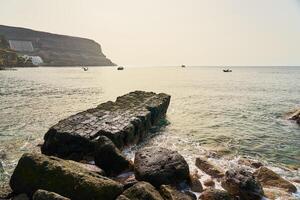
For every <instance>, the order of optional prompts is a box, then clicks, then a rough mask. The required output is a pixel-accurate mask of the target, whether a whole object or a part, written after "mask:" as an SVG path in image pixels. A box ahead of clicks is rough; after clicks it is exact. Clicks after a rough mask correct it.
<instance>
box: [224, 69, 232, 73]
mask: <svg viewBox="0 0 300 200" xmlns="http://www.w3.org/2000/svg"><path fill="white" fill-rule="evenodd" d="M223 72H232V70H231V69H223Z"/></svg>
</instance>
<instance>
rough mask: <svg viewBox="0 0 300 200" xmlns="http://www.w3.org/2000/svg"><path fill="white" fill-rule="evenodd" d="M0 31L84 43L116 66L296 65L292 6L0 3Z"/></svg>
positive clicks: (238, 0)
mask: <svg viewBox="0 0 300 200" xmlns="http://www.w3.org/2000/svg"><path fill="white" fill-rule="evenodd" d="M0 6H1V12H0V24H4V25H11V26H22V27H28V28H32V29H36V30H42V31H49V32H54V33H60V34H67V35H73V36H81V37H87V38H91V39H94V40H96V41H97V42H99V43H100V44H101V45H102V48H103V51H104V53H105V54H106V55H107V57H109V58H111V59H112V60H113V61H114V62H116V63H117V64H121V65H143V66H146V65H147V66H148V65H159V66H164V65H181V64H187V65H300V1H299V0H0Z"/></svg>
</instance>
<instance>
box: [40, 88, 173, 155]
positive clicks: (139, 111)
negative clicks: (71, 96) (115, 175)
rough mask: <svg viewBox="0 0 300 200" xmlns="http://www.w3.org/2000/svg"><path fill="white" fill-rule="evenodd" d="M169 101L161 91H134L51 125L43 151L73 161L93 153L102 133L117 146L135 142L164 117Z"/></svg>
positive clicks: (167, 96)
mask: <svg viewBox="0 0 300 200" xmlns="http://www.w3.org/2000/svg"><path fill="white" fill-rule="evenodd" d="M169 102H170V96H169V95H167V94H164V93H160V94H155V93H153V92H144V91H135V92H131V93H128V94H126V95H124V96H121V97H118V98H117V100H116V101H115V102H111V101H108V102H106V103H102V104H100V105H99V106H97V107H96V108H93V109H89V110H86V111H83V112H80V113H78V114H75V115H73V116H70V117H68V118H66V119H64V120H61V121H60V122H59V123H57V124H56V125H54V126H53V127H51V128H50V129H49V131H48V132H47V133H46V134H45V136H44V140H45V142H44V144H43V146H42V148H41V150H42V153H44V154H46V155H56V156H58V157H62V158H69V159H74V160H80V159H81V158H83V157H84V156H86V155H92V156H94V152H95V145H97V144H98V142H97V139H98V137H99V136H102V135H104V136H106V137H108V138H109V139H111V140H112V141H113V143H114V144H115V145H116V146H117V147H118V148H123V147H125V146H126V145H130V144H136V143H138V142H139V141H142V140H143V139H144V138H145V137H146V136H147V135H148V131H149V129H150V127H151V126H153V125H155V124H157V123H158V122H159V121H160V120H161V119H162V118H163V117H164V116H165V114H166V112H167V109H168V106H169Z"/></svg>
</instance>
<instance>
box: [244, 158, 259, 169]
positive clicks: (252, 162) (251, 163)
mask: <svg viewBox="0 0 300 200" xmlns="http://www.w3.org/2000/svg"><path fill="white" fill-rule="evenodd" d="M238 163H239V164H242V165H246V166H249V167H252V168H256V169H257V168H260V167H262V166H263V164H262V163H261V162H259V161H255V160H251V159H248V158H240V159H239V160H238Z"/></svg>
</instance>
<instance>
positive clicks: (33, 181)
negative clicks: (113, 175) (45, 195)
mask: <svg viewBox="0 0 300 200" xmlns="http://www.w3.org/2000/svg"><path fill="white" fill-rule="evenodd" d="M10 186H11V188H12V190H13V192H14V193H15V194H21V193H26V194H27V195H28V196H29V197H32V195H33V194H34V192H35V191H36V190H38V189H43V190H47V191H51V192H55V193H57V194H60V195H62V196H64V197H67V198H70V199H72V200H83V199H105V200H113V199H116V197H117V196H119V195H120V194H121V193H122V192H123V185H122V184H120V183H117V182H116V181H113V180H111V179H109V178H106V177H104V176H101V175H99V174H97V173H94V172H91V171H89V170H87V169H86V168H83V167H81V165H78V164H77V163H76V162H74V161H68V160H62V159H60V158H56V157H53V156H45V155H43V154H24V155H23V156H22V157H21V159H20V160H19V162H18V165H17V167H16V168H15V170H14V173H13V175H12V177H11V179H10Z"/></svg>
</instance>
